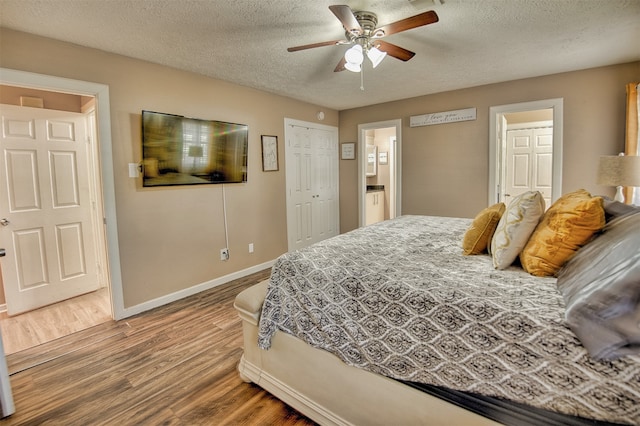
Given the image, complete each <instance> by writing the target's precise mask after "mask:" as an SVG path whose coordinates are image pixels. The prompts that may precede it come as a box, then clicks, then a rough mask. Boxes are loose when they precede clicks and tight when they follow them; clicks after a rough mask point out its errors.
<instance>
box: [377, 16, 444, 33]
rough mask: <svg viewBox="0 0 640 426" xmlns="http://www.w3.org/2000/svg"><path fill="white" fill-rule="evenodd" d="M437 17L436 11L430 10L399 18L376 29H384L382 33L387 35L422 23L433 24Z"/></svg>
mask: <svg viewBox="0 0 640 426" xmlns="http://www.w3.org/2000/svg"><path fill="white" fill-rule="evenodd" d="M438 19H439V18H438V15H437V14H436V12H434V11H433V10H430V11H428V12H424V13H420V14H418V15H415V16H412V17H410V18H406V19H401V20H399V21H396V22H393V23H391V24H387V25H385V26H384V27H380V28H378V29H377V30H376V31H379V30H382V31H384V35H385V36H388V35H391V34H395V33H399V32H402V31H407V30H410V29H412V28H417V27H421V26H423V25H428V24H433V23H434V22H438Z"/></svg>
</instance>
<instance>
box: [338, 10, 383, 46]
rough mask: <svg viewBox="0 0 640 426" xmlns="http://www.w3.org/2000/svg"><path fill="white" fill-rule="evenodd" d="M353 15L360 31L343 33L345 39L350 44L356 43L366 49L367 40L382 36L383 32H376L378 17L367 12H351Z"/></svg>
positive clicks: (354, 30)
mask: <svg viewBox="0 0 640 426" xmlns="http://www.w3.org/2000/svg"><path fill="white" fill-rule="evenodd" d="M353 15H354V16H355V18H356V20H357V21H358V23H359V24H360V27H361V28H362V31H359V30H357V29H353V30H351V31H349V30H347V31H346V32H345V34H346V36H347V38H348V39H349V40H350V41H351V42H352V43H358V44H360V45H362V46H363V47H368V44H369V39H370V38H371V37H382V36H384V31H382V30H378V31H376V25H378V16H377V15H376V14H375V13H373V12H367V11H355V12H353ZM379 32H381V34H379Z"/></svg>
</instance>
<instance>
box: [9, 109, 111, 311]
mask: <svg viewBox="0 0 640 426" xmlns="http://www.w3.org/2000/svg"><path fill="white" fill-rule="evenodd" d="M0 112H1V115H2V123H1V125H2V132H1V135H0V151H1V155H0V174H1V177H0V220H4V222H3V225H4V226H0V247H4V248H5V249H6V257H4V258H3V259H4V260H3V261H2V277H3V281H4V287H5V289H4V290H5V296H6V301H7V311H8V313H9V314H10V315H13V314H17V313H21V312H25V311H28V310H32V309H36V308H38V307H41V306H45V305H48V304H51V303H55V302H59V301H61V300H64V299H68V298H71V297H75V296H78V295H80V294H84V293H88V292H90V291H94V290H97V289H98V287H99V282H98V277H97V265H96V263H97V262H96V254H95V245H94V240H93V238H94V236H93V232H92V222H91V220H92V206H91V200H90V194H89V178H88V176H89V175H88V174H89V170H88V160H89V158H88V155H89V154H88V151H89V150H88V141H87V134H86V132H87V131H86V125H85V123H86V122H85V117H84V115H82V114H78V113H69V112H62V111H52V110H44V109H38V108H23V107H16V106H9V105H2V106H1V108H0Z"/></svg>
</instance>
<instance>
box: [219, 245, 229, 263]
mask: <svg viewBox="0 0 640 426" xmlns="http://www.w3.org/2000/svg"><path fill="white" fill-rule="evenodd" d="M220 260H229V249H228V248H223V249H220Z"/></svg>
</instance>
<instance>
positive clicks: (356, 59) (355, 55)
mask: <svg viewBox="0 0 640 426" xmlns="http://www.w3.org/2000/svg"><path fill="white" fill-rule="evenodd" d="M344 59H346V61H347V62H348V63H351V64H358V65H360V64H362V61H363V60H364V55H363V54H362V46H360V45H359V44H356V45H355V46H353V47H352V48H350V49H349V50H347V51H346V52H345V53H344Z"/></svg>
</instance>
